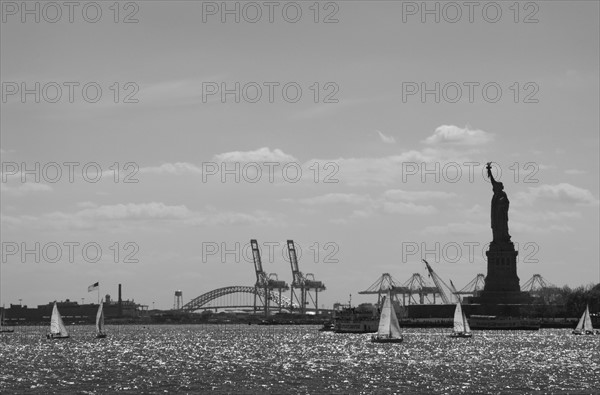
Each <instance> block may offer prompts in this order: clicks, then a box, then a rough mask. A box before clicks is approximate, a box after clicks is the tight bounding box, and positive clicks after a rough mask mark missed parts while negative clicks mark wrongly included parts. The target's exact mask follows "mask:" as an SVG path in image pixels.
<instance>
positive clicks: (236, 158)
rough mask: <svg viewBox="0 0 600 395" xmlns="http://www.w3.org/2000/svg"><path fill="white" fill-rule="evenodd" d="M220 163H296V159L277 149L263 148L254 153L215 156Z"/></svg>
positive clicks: (227, 153)
mask: <svg viewBox="0 0 600 395" xmlns="http://www.w3.org/2000/svg"><path fill="white" fill-rule="evenodd" d="M215 160H217V161H220V162H295V161H296V158H294V157H293V156H291V155H288V154H286V153H284V152H283V151H282V150H280V149H278V148H275V149H274V150H273V151H271V150H270V149H269V148H268V147H262V148H259V149H257V150H254V151H231V152H225V153H222V154H218V155H215Z"/></svg>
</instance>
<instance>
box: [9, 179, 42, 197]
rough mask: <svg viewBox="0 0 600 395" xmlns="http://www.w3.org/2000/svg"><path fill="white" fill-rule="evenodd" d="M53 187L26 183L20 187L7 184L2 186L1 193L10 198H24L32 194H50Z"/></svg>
mask: <svg viewBox="0 0 600 395" xmlns="http://www.w3.org/2000/svg"><path fill="white" fill-rule="evenodd" d="M51 190H52V187H51V186H50V185H48V184H40V183H34V182H25V183H22V184H20V185H18V186H10V185H8V184H6V183H2V185H0V191H1V192H2V193H3V194H6V195H9V196H24V195H27V194H30V193H37V192H49V191H51Z"/></svg>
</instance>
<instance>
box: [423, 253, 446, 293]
mask: <svg viewBox="0 0 600 395" xmlns="http://www.w3.org/2000/svg"><path fill="white" fill-rule="evenodd" d="M423 262H425V266H427V271H428V272H429V274H430V275H431V278H432V279H433V282H434V283H435V286H436V287H437V289H438V291H439V293H440V296H441V297H442V301H443V302H444V303H445V304H450V299H448V296H446V293H445V292H444V289H443V288H442V286H441V284H444V285H445V286H446V288H450V287H449V286H448V285H446V283H445V282H444V281H443V280H442V279H441V278H439V276H438V275H437V274H436V273H435V272H434V271H433V269H432V268H431V266H430V265H429V263H428V262H427V261H426V260H425V259H423ZM440 283H441V284H440Z"/></svg>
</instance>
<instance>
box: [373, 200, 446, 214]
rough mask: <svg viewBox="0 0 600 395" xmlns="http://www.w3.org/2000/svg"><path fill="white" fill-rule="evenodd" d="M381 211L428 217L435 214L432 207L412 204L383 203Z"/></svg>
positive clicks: (434, 209) (435, 211)
mask: <svg viewBox="0 0 600 395" xmlns="http://www.w3.org/2000/svg"><path fill="white" fill-rule="evenodd" d="M383 211H385V212H386V213H390V214H420V215H430V214H435V213H437V209H436V208H435V207H433V206H422V205H418V204H414V203H413V202H408V203H407V202H383Z"/></svg>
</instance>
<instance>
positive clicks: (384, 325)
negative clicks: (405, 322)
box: [371, 291, 404, 343]
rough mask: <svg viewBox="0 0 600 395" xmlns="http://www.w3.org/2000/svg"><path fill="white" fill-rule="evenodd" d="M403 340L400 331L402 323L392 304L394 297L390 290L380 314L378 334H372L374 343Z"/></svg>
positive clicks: (399, 341)
mask: <svg viewBox="0 0 600 395" xmlns="http://www.w3.org/2000/svg"><path fill="white" fill-rule="evenodd" d="M402 340H404V339H403V337H402V334H401V333H400V324H399V323H398V317H397V316H396V311H395V310H394V306H393V305H392V297H391V295H390V292H389V291H388V293H387V296H386V298H385V301H384V302H383V308H382V309H381V315H380V316H379V328H378V329H377V334H376V335H372V336H371V341H372V342H373V343H401V342H402Z"/></svg>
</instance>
